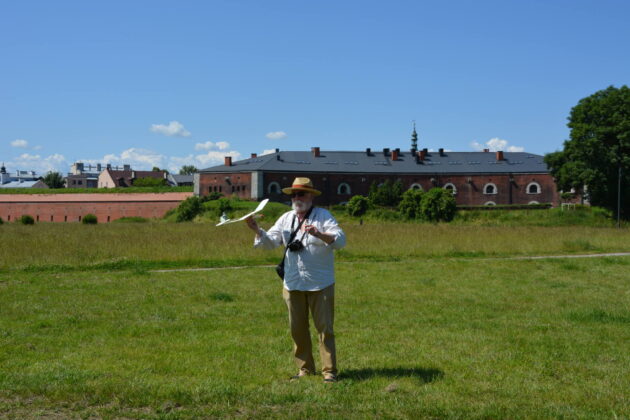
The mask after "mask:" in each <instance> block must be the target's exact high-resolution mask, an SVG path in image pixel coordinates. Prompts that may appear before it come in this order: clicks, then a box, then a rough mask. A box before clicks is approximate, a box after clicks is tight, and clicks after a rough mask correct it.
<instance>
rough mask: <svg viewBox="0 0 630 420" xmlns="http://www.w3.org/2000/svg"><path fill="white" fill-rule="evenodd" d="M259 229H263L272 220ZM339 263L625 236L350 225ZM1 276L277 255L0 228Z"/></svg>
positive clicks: (156, 228) (583, 245) (242, 236)
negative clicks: (8, 272)
mask: <svg viewBox="0 0 630 420" xmlns="http://www.w3.org/2000/svg"><path fill="white" fill-rule="evenodd" d="M265 220H266V221H264V222H262V226H263V227H265V228H268V227H269V226H270V225H271V224H272V222H273V218H271V220H270V218H267V219H265ZM342 227H343V228H344V230H345V232H346V234H347V236H348V238H349V241H348V246H347V247H346V248H345V249H343V250H341V251H340V252H338V254H337V257H338V260H339V261H374V260H379V261H398V260H401V259H405V258H427V259H431V258H442V257H499V256H522V255H552V254H567V253H570V254H581V253H603V252H630V230H629V229H614V228H593V227H584V226H576V227H535V226H532V227H528V226H525V227H514V226H506V227H501V226H467V225H454V224H435V225H434V224H420V223H398V222H391V223H386V222H381V223H371V222H368V223H366V224H363V225H359V224H358V222H357V221H346V222H345V223H344V224H342ZM0 237H2V241H0V271H15V270H30V271H42V270H44V271H64V270H75V271H76V270H124V269H127V270H129V269H149V268H169V267H221V266H223V267H225V266H235V265H255V264H277V262H278V261H279V259H280V257H279V256H280V254H281V250H276V251H274V252H266V253H265V252H260V251H258V250H255V249H253V234H252V232H251V231H250V230H249V229H247V227H246V225H245V224H244V223H237V224H232V225H227V226H222V227H215V226H214V223H213V224H210V223H164V222H147V223H112V224H98V225H91V226H86V225H82V224H79V223H39V224H35V225H34V226H23V225H19V224H16V223H5V224H3V225H2V226H0Z"/></svg>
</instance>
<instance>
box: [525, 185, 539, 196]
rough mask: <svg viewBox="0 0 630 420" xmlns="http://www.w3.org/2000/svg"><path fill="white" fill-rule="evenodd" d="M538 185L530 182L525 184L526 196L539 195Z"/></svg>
mask: <svg viewBox="0 0 630 420" xmlns="http://www.w3.org/2000/svg"><path fill="white" fill-rule="evenodd" d="M540 190H541V188H540V184H539V183H538V182H530V183H529V184H527V189H526V191H527V194H540Z"/></svg>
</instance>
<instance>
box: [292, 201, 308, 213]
mask: <svg viewBox="0 0 630 420" xmlns="http://www.w3.org/2000/svg"><path fill="white" fill-rule="evenodd" d="M291 207H292V208H293V210H295V211H296V212H298V213H303V212H305V211H306V210H308V209H309V207H311V203H305V202H303V201H292V202H291Z"/></svg>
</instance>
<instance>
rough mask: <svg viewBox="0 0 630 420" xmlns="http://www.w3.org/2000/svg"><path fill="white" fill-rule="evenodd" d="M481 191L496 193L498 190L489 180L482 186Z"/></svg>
mask: <svg viewBox="0 0 630 420" xmlns="http://www.w3.org/2000/svg"><path fill="white" fill-rule="evenodd" d="M483 193H484V194H498V193H499V190H498V189H497V186H496V185H494V184H493V183H492V182H490V183H488V184H486V185H484V186H483Z"/></svg>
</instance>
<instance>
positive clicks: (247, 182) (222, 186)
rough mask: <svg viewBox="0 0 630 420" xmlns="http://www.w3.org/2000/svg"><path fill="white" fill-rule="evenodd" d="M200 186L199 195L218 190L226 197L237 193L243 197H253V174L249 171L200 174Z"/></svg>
mask: <svg viewBox="0 0 630 420" xmlns="http://www.w3.org/2000/svg"><path fill="white" fill-rule="evenodd" d="M199 187H200V189H199V195H202V196H205V195H208V194H210V193H212V192H215V191H216V192H219V193H221V194H223V195H224V196H226V197H230V196H232V195H236V196H237V197H239V198H242V199H251V197H252V174H251V173H249V172H236V173H229V174H225V173H224V174H219V173H216V174H200V176H199Z"/></svg>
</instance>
